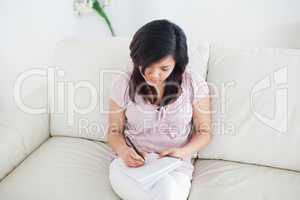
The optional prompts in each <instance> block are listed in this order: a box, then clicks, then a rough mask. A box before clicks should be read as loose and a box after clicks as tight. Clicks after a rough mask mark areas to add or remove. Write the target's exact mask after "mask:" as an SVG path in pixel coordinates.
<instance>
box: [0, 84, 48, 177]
mask: <svg viewBox="0 0 300 200" xmlns="http://www.w3.org/2000/svg"><path fill="white" fill-rule="evenodd" d="M42 91H44V89H43V88H39V89H35V90H34V91H33V92H31V93H30V94H28V95H26V97H25V99H26V103H30V104H32V105H33V104H36V103H37V102H38V101H40V97H41V96H42V97H45V95H44V92H42ZM44 103H45V102H44ZM46 105H47V104H46ZM45 110H46V112H44V113H40V114H32V113H28V112H25V111H24V110H22V108H20V107H19V106H18V105H17V104H15V105H14V106H12V107H10V108H6V110H5V111H4V112H1V121H0V181H1V180H2V179H3V178H4V177H5V176H6V175H8V174H9V173H10V172H11V171H12V170H13V169H14V168H15V167H16V166H18V165H19V164H20V163H21V162H22V161H23V160H24V159H25V158H26V157H27V156H28V155H30V153H32V152H33V151H34V150H35V149H36V148H37V147H39V146H40V145H41V144H42V143H43V142H44V141H45V140H47V139H48V138H49V136H50V134H49V132H50V131H49V113H48V110H47V109H45Z"/></svg>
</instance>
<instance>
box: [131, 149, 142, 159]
mask: <svg viewBox="0 0 300 200" xmlns="http://www.w3.org/2000/svg"><path fill="white" fill-rule="evenodd" d="M130 155H131V157H132V158H133V159H135V160H140V161H144V160H143V158H142V157H141V156H140V155H139V154H137V153H136V152H135V151H134V150H133V151H131V153H130Z"/></svg>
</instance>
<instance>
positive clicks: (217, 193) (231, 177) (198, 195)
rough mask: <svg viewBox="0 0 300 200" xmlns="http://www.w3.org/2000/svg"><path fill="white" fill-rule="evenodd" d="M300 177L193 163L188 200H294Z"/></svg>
mask: <svg viewBox="0 0 300 200" xmlns="http://www.w3.org/2000/svg"><path fill="white" fill-rule="evenodd" d="M299 185H300V173H297V172H292V171H287V170H281V169H274V168H269V167H262V166H256V165H248V164H241V163H236V162H228V161H220V160H197V161H196V162H195V171H194V179H193V182H192V188H191V192H190V196H189V199H190V200H199V199H209V200H219V199H231V200H241V199H243V200H254V199H255V200H265V199H272V200H282V199H286V200H298V199H299V196H300V187H299Z"/></svg>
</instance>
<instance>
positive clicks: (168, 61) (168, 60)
mask: <svg viewBox="0 0 300 200" xmlns="http://www.w3.org/2000/svg"><path fill="white" fill-rule="evenodd" d="M174 64H175V60H174V58H173V56H165V57H163V58H161V59H160V60H158V61H156V62H155V63H153V64H151V65H150V66H149V67H153V68H155V67H164V66H173V65H174Z"/></svg>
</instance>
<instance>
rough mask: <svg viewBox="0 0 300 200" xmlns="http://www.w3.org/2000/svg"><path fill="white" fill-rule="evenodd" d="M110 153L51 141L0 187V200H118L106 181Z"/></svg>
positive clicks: (73, 141) (94, 145) (102, 147)
mask: <svg viewBox="0 0 300 200" xmlns="http://www.w3.org/2000/svg"><path fill="white" fill-rule="evenodd" d="M110 152H111V151H110V148H109V147H108V146H107V145H106V144H103V143H101V142H93V141H89V140H85V139H79V138H68V137H51V138H50V139H49V140H48V141H47V142H46V143H44V144H43V145H42V146H41V147H40V148H39V149H37V150H36V151H35V152H34V153H33V154H32V155H30V156H29V157H28V158H27V159H26V160H25V161H24V162H23V163H22V164H21V165H20V166H19V167H18V168H17V169H16V170H15V171H13V173H11V174H10V175H8V176H7V177H6V178H5V179H4V180H3V181H2V182H1V183H0V199H1V200H20V199H22V200H40V199H43V200H53V199H72V200H76V199H78V200H79V199H80V200H82V199H89V200H93V199H94V200H99V199H105V200H114V199H118V197H117V196H116V194H115V193H114V192H113V190H112V188H111V186H110V184H109V181H108V167H109V163H110V160H109V156H108V155H109V153H110Z"/></svg>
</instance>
